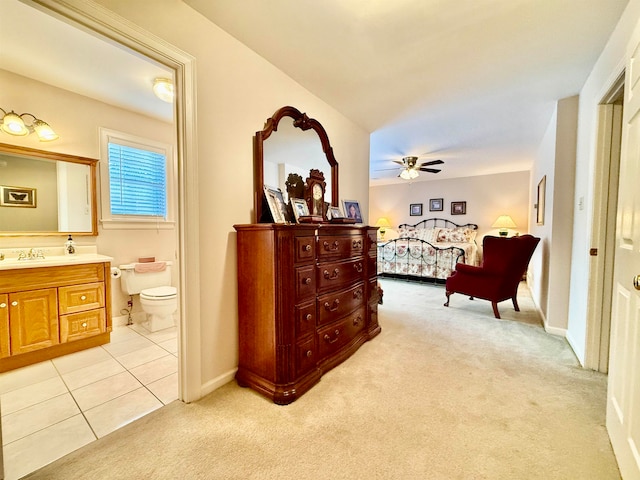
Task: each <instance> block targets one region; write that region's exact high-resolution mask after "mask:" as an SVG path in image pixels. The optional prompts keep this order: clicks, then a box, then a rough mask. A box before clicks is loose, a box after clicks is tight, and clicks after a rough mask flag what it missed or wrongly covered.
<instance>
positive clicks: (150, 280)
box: [118, 262, 172, 295]
mask: <svg viewBox="0 0 640 480" xmlns="http://www.w3.org/2000/svg"><path fill="white" fill-rule="evenodd" d="M164 263H166V268H165V269H164V270H163V271H161V272H144V273H139V272H136V271H135V266H136V264H135V263H128V264H126V265H120V266H119V267H118V268H120V270H121V271H122V277H120V286H121V287H122V291H123V292H124V293H126V294H128V295H137V294H139V293H140V292H141V291H142V290H146V289H148V288H153V287H163V286H168V285H171V265H172V263H171V262H164ZM142 265H144V264H142Z"/></svg>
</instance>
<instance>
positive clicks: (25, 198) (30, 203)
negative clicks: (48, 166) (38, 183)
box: [0, 185, 37, 208]
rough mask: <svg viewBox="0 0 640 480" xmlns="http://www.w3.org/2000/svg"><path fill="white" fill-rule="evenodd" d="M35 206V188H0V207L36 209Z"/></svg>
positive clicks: (2, 186)
mask: <svg viewBox="0 0 640 480" xmlns="http://www.w3.org/2000/svg"><path fill="white" fill-rule="evenodd" d="M36 206H37V203H36V189H35V188H29V187H10V186H8V185H1V186H0V207H27V208H36Z"/></svg>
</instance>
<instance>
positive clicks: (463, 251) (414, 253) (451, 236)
mask: <svg viewBox="0 0 640 480" xmlns="http://www.w3.org/2000/svg"><path fill="white" fill-rule="evenodd" d="M477 230H478V225H476V224H474V223H467V224H464V225H458V224H457V223H453V222H452V221H450V220H446V219H443V218H428V219H426V220H423V221H421V222H419V223H417V224H415V225H409V224H406V223H403V224H402V225H400V226H399V227H398V233H399V237H398V238H395V239H393V240H389V241H381V242H378V275H381V276H389V277H400V278H406V279H415V280H420V281H432V282H435V283H444V281H445V280H446V279H447V277H448V276H449V275H450V274H451V272H452V271H453V270H454V269H455V266H456V263H460V262H462V263H466V264H468V265H478V264H479V259H478V245H477V244H476V234H477Z"/></svg>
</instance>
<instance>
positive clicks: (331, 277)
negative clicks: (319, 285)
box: [322, 268, 340, 280]
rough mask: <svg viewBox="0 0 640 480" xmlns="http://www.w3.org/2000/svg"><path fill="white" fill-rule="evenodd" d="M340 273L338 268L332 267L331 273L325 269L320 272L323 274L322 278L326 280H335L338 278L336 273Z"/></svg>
mask: <svg viewBox="0 0 640 480" xmlns="http://www.w3.org/2000/svg"><path fill="white" fill-rule="evenodd" d="M339 273H340V270H339V269H337V268H336V269H334V270H333V273H329V272H328V271H327V270H325V271H324V272H323V273H322V274H323V275H324V278H326V279H327V280H335V279H336V278H338V274H339Z"/></svg>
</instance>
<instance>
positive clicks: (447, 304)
mask: <svg viewBox="0 0 640 480" xmlns="http://www.w3.org/2000/svg"><path fill="white" fill-rule="evenodd" d="M452 293H453V292H450V291H449V290H447V291H445V292H444V294H445V295H446V296H447V301H446V303H445V304H444V306H445V307H448V306H449V297H450V296H451V294H452Z"/></svg>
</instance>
